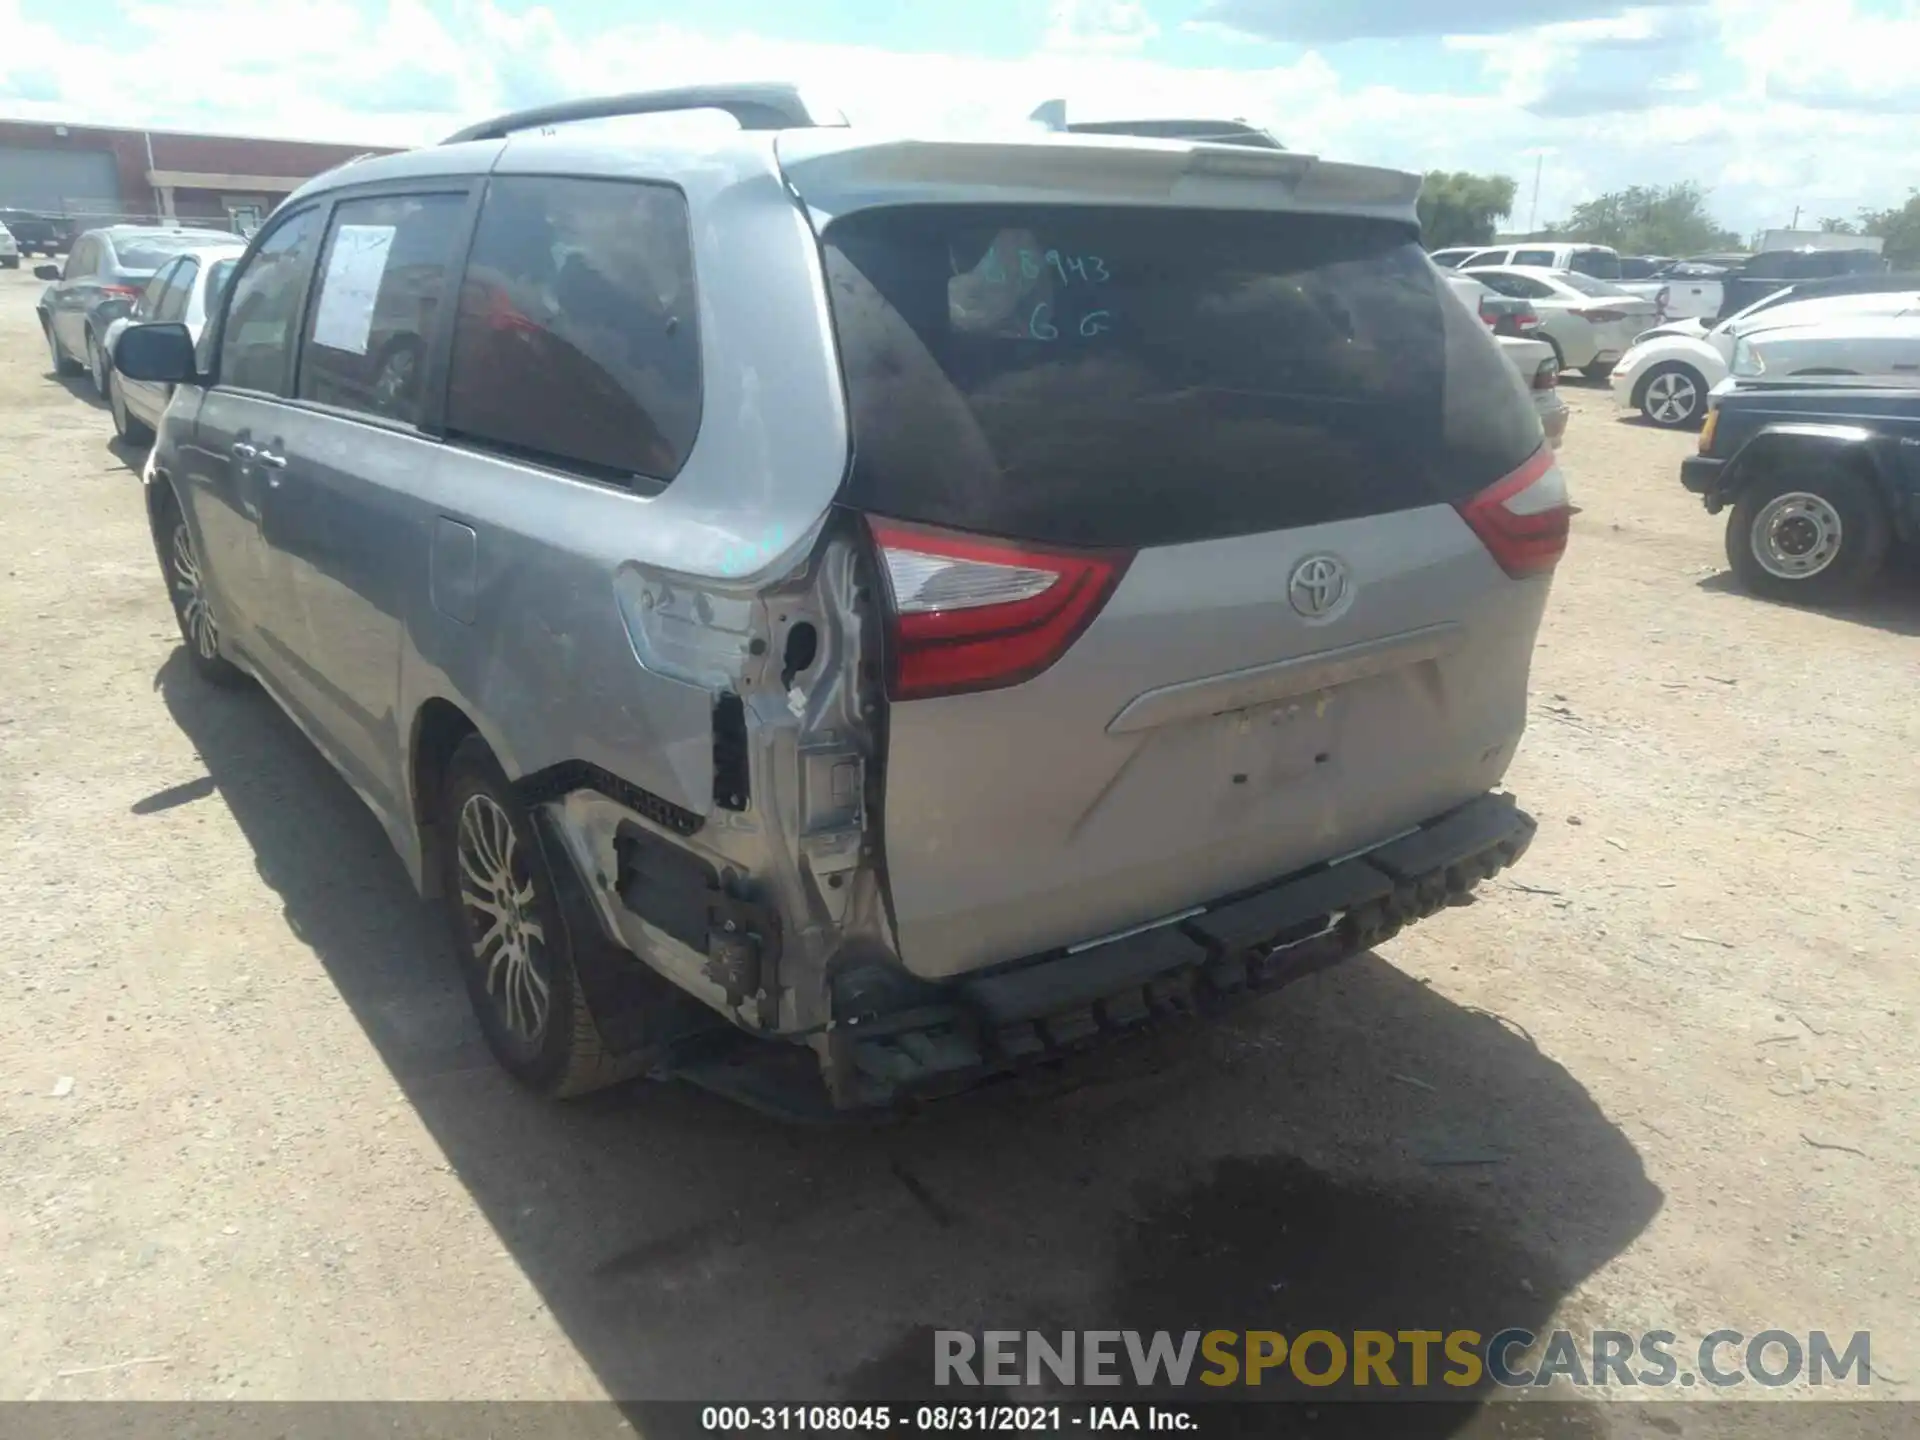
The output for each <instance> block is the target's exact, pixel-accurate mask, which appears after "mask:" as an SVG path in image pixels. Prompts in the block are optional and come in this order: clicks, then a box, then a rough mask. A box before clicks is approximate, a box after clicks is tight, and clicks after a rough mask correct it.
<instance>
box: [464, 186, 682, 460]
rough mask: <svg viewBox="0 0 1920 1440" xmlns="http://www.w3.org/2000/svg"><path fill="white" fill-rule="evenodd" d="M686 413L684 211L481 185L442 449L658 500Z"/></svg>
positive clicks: (658, 192)
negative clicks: (654, 490)
mask: <svg viewBox="0 0 1920 1440" xmlns="http://www.w3.org/2000/svg"><path fill="white" fill-rule="evenodd" d="M700 400H701V387H700V333H699V319H698V314H697V304H696V299H695V295H694V279H693V247H692V242H691V239H690V232H689V220H688V215H687V203H686V199H685V197H684V196H682V195H681V193H680V192H679V191H678V190H676V189H673V188H671V187H670V186H665V185H655V184H647V183H643V182H639V181H629V180H579V179H559V178H553V177H547V176H508V177H502V178H496V179H494V180H493V181H492V182H491V183H490V184H489V185H488V187H487V196H486V200H485V201H484V202H483V203H482V205H481V209H480V222H479V228H478V230H477V231H476V233H475V235H474V239H473V250H472V255H471V258H470V259H469V260H468V263H467V272H466V276H465V279H464V281H463V282H462V284H461V288H460V311H459V315H458V317H457V319H456V321H455V328H454V339H453V358H452V362H451V367H450V370H449V375H448V392H447V433H448V434H449V435H451V436H455V437H457V438H460V439H464V440H468V441H474V442H479V443H482V444H485V445H489V446H492V447H496V448H499V449H501V450H504V451H506V452H508V453H510V454H515V455H522V456H525V457H527V458H529V459H533V460H535V461H539V462H542V463H547V464H552V465H556V466H558V467H561V468H564V469H570V470H576V471H579V472H581V473H583V474H587V475H590V476H593V477H595V478H602V479H610V480H615V481H618V482H620V483H636V482H637V483H641V484H645V483H647V482H653V483H654V484H658V483H660V482H664V481H669V480H671V479H673V477H674V476H675V475H677V474H679V473H680V467H681V466H682V465H683V464H685V463H686V458H687V452H688V451H689V450H691V449H692V448H693V439H694V435H695V433H696V432H697V431H698V430H699V428H700Z"/></svg>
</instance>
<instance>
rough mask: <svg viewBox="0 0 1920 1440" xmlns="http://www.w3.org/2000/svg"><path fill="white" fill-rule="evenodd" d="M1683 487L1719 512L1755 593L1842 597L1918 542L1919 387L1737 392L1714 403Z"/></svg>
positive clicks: (1824, 599) (1737, 570)
mask: <svg viewBox="0 0 1920 1440" xmlns="http://www.w3.org/2000/svg"><path fill="white" fill-rule="evenodd" d="M1680 479H1681V483H1682V484H1683V485H1685V486H1686V487H1687V489H1689V490H1691V491H1692V492H1693V493H1694V494H1696V495H1699V496H1700V497H1702V499H1703V500H1704V501H1705V502H1706V507H1707V513H1708V514H1711V515H1717V514H1719V513H1720V511H1721V510H1723V509H1725V508H1727V507H1729V506H1731V507H1732V509H1733V514H1732V516H1731V517H1730V518H1729V520H1728V522H1727V562H1728V563H1729V564H1730V565H1732V566H1733V573H1734V574H1735V575H1736V576H1737V577H1738V578H1739V580H1740V583H1741V584H1742V585H1743V586H1744V587H1745V588H1746V589H1748V590H1751V591H1752V592H1754V593H1755V594H1757V595H1765V596H1767V597H1769V598H1771V599H1776V600H1791V601H1802V602H1807V603H1812V604H1822V603H1831V602H1833V601H1837V600H1842V599H1844V598H1846V597H1847V596H1849V595H1851V594H1853V593H1855V592H1856V591H1858V590H1859V589H1860V588H1861V587H1862V586H1864V585H1865V584H1866V583H1867V582H1868V581H1869V580H1871V579H1872V578H1873V577H1874V576H1875V575H1876V574H1878V573H1879V571H1880V569H1881V567H1882V566H1883V565H1884V564H1885V562H1886V558H1887V555H1888V552H1889V550H1890V549H1891V548H1892V547H1893V546H1894V545H1896V544H1900V545H1905V546H1912V545H1913V544H1914V543H1915V542H1916V541H1920V390H1917V389H1913V388H1911V387H1905V386H1854V385H1834V384H1832V383H1825V384H1807V383H1802V384H1797V385H1776V386H1769V385H1755V386H1741V387H1739V388H1736V389H1734V390H1731V391H1728V392H1727V393H1725V394H1722V395H1719V396H1717V397H1716V398H1715V400H1714V406H1713V410H1712V412H1711V413H1710V414H1709V415H1708V417H1707V424H1706V428H1705V429H1704V430H1702V431H1701V432H1700V453H1699V454H1698V455H1696V456H1694V457H1692V458H1691V459H1689V460H1687V461H1686V462H1684V464H1682V466H1681V469H1680Z"/></svg>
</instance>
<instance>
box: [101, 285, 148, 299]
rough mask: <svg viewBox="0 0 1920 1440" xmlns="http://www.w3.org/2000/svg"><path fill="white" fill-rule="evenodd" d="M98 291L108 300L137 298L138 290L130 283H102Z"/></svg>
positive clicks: (138, 296) (138, 295)
mask: <svg viewBox="0 0 1920 1440" xmlns="http://www.w3.org/2000/svg"><path fill="white" fill-rule="evenodd" d="M100 293H101V294H102V295H103V296H105V297H106V298H107V299H109V300H138V299H139V298H140V292H139V291H138V290H136V289H134V288H133V286H131V285H102V286H101V287H100Z"/></svg>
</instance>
